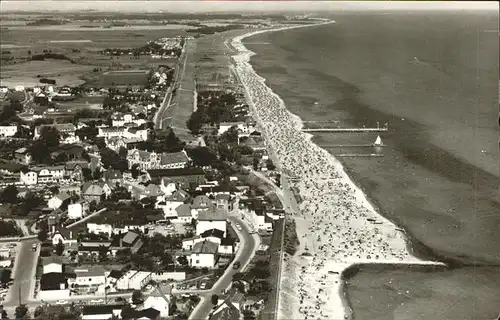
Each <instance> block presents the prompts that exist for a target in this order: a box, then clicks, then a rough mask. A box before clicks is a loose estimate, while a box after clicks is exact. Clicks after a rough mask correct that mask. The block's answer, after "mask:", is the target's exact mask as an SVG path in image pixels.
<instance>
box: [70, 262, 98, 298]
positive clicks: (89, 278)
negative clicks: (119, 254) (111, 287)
mask: <svg viewBox="0 0 500 320" xmlns="http://www.w3.org/2000/svg"><path fill="white" fill-rule="evenodd" d="M74 274H75V277H74V278H69V279H68V285H69V287H70V288H73V289H77V290H78V291H80V292H85V293H87V292H88V293H93V292H96V293H102V294H104V288H105V285H106V275H105V273H104V269H102V268H100V267H92V268H78V269H75V272H74Z"/></svg>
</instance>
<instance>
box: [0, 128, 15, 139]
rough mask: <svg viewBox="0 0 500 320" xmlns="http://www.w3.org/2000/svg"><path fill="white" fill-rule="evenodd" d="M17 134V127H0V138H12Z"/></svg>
mask: <svg viewBox="0 0 500 320" xmlns="http://www.w3.org/2000/svg"><path fill="white" fill-rule="evenodd" d="M16 133H17V126H0V137H12V136H14V135H15V134H16Z"/></svg>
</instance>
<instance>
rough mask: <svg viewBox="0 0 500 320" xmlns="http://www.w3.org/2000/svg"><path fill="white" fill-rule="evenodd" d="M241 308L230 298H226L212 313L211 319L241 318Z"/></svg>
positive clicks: (235, 319)
mask: <svg viewBox="0 0 500 320" xmlns="http://www.w3.org/2000/svg"><path fill="white" fill-rule="evenodd" d="M240 318H241V313H240V310H239V309H238V308H237V307H236V306H235V305H234V304H233V303H231V301H229V300H224V301H222V302H221V303H220V304H218V305H217V307H215V308H214V309H213V311H211V313H210V320H239V319H240Z"/></svg>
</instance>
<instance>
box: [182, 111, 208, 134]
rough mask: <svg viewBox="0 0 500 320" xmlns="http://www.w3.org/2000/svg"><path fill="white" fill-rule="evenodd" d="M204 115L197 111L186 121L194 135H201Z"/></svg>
mask: <svg viewBox="0 0 500 320" xmlns="http://www.w3.org/2000/svg"><path fill="white" fill-rule="evenodd" d="M203 120H204V119H203V115H202V114H201V112H199V110H196V111H195V112H193V113H192V114H191V116H190V117H189V119H188V121H186V126H187V128H188V129H189V131H191V133H192V134H199V133H200V131H201V128H202V127H203V122H204V121H203Z"/></svg>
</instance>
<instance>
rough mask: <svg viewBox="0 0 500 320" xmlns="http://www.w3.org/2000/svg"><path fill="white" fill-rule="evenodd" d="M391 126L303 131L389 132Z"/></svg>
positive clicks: (304, 130) (303, 130)
mask: <svg viewBox="0 0 500 320" xmlns="http://www.w3.org/2000/svg"><path fill="white" fill-rule="evenodd" d="M387 131H389V128H307V129H302V132H387Z"/></svg>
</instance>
